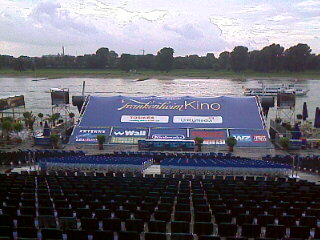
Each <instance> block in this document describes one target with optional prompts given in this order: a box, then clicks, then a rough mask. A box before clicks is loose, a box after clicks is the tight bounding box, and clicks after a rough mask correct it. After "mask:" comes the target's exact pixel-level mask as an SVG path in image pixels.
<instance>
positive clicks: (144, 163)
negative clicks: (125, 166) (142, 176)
mask: <svg viewBox="0 0 320 240" xmlns="http://www.w3.org/2000/svg"><path fill="white" fill-rule="evenodd" d="M152 164H153V160H152V159H150V160H147V161H145V162H143V163H142V171H144V170H146V169H147V168H148V167H150V166H151V165H152Z"/></svg>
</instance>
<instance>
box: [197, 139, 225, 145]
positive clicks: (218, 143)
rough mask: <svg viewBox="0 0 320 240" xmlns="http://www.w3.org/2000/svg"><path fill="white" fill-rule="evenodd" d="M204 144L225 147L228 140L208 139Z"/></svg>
mask: <svg viewBox="0 0 320 240" xmlns="http://www.w3.org/2000/svg"><path fill="white" fill-rule="evenodd" d="M203 144H208V145H210V144H213V145H224V144H226V140H225V139H209V140H208V139H207V140H203Z"/></svg>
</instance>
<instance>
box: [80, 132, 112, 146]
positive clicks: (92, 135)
mask: <svg viewBox="0 0 320 240" xmlns="http://www.w3.org/2000/svg"><path fill="white" fill-rule="evenodd" d="M75 131H76V132H77V134H76V135H75V142H76V143H98V140H97V136H98V135H106V137H107V136H108V135H109V132H110V129H76V130H75Z"/></svg>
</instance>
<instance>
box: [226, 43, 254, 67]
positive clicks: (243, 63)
mask: <svg viewBox="0 0 320 240" xmlns="http://www.w3.org/2000/svg"><path fill="white" fill-rule="evenodd" d="M248 63H249V54H248V48H247V47H243V46H237V47H235V48H234V49H233V51H232V52H231V53H230V64H231V69H232V70H233V71H235V72H241V71H244V70H246V69H247V68H248Z"/></svg>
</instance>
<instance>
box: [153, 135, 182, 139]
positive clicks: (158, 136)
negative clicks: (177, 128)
mask: <svg viewBox="0 0 320 240" xmlns="http://www.w3.org/2000/svg"><path fill="white" fill-rule="evenodd" d="M151 138H152V139H185V136H184V135H182V134H177V135H175V134H153V135H152V136H151Z"/></svg>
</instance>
